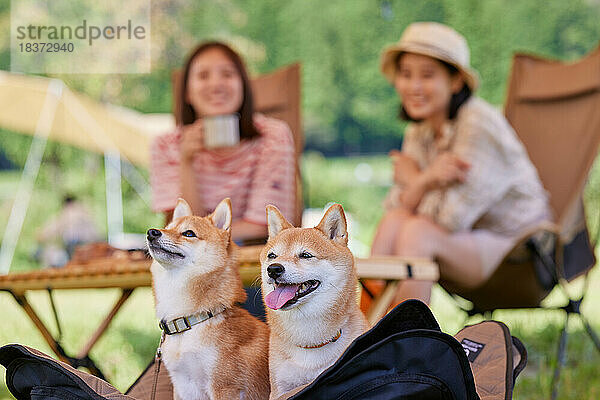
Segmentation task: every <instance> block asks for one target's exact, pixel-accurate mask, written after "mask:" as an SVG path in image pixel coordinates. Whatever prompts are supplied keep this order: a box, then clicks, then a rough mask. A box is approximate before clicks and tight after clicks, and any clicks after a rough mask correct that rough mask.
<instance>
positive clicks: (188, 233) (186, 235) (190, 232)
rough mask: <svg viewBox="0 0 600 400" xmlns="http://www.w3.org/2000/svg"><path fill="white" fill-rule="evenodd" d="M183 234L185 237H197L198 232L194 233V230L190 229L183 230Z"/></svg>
mask: <svg viewBox="0 0 600 400" xmlns="http://www.w3.org/2000/svg"><path fill="white" fill-rule="evenodd" d="M182 235H183V236H185V237H196V234H195V233H194V231H191V230H189V229H188V230H187V231H185V232H183V233H182Z"/></svg>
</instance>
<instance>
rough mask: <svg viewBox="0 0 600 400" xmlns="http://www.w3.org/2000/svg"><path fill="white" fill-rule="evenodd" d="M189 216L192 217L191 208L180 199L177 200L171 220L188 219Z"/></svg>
mask: <svg viewBox="0 0 600 400" xmlns="http://www.w3.org/2000/svg"><path fill="white" fill-rule="evenodd" d="M190 215H193V212H192V207H190V205H189V204H188V203H187V201H185V200H184V199H182V198H181V197H180V198H179V199H177V205H176V206H175V210H173V220H176V219H177V218H181V217H189V216H190Z"/></svg>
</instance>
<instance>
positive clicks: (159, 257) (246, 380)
mask: <svg viewBox="0 0 600 400" xmlns="http://www.w3.org/2000/svg"><path fill="white" fill-rule="evenodd" d="M230 227H231V202H230V201H229V199H225V200H223V201H221V203H219V205H218V206H217V208H216V209H215V211H214V212H213V213H212V214H210V215H209V216H207V217H197V216H192V210H191V208H190V206H189V205H188V204H187V203H186V202H185V201H184V200H183V199H179V201H178V203H177V206H176V207H175V211H174V213H173V221H172V222H171V223H170V224H169V225H167V227H166V228H165V229H150V230H148V239H147V242H148V249H149V251H150V254H151V255H152V257H153V258H154V262H153V263H152V268H151V270H152V280H153V288H154V295H155V300H156V315H157V317H158V318H159V319H160V320H161V328H162V329H163V331H164V332H165V333H167V334H166V337H165V341H164V343H163V345H162V354H163V356H162V357H163V360H164V363H165V366H166V367H167V370H168V372H169V375H170V376H171V381H172V383H173V388H174V393H175V398H176V399H186V400H188V399H190V400H191V399H267V398H268V397H269V374H268V364H267V363H268V340H269V331H268V327H267V326H266V325H265V324H264V323H262V322H260V321H258V320H257V319H255V318H254V317H252V316H251V315H250V314H249V313H248V312H247V311H246V310H244V309H242V308H241V307H240V306H239V303H243V302H244V300H245V299H246V293H245V292H244V288H243V286H242V281H241V279H240V276H239V271H238V265H237V260H236V252H237V246H236V245H235V244H234V243H232V241H231V233H230Z"/></svg>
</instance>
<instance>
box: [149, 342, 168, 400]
mask: <svg viewBox="0 0 600 400" xmlns="http://www.w3.org/2000/svg"><path fill="white" fill-rule="evenodd" d="M164 341H165V332H163V333H162V334H161V335H160V343H159V344H158V348H157V349H156V355H155V356H154V364H155V365H156V367H155V368H154V380H153V382H152V393H151V396H150V400H154V399H155V398H156V387H157V386H158V374H159V372H160V363H161V361H162V345H163V343H164Z"/></svg>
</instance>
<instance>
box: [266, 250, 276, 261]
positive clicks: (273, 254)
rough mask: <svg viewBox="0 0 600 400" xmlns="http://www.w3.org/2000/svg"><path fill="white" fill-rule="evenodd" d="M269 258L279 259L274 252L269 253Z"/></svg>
mask: <svg viewBox="0 0 600 400" xmlns="http://www.w3.org/2000/svg"><path fill="white" fill-rule="evenodd" d="M267 258H268V259H270V260H272V259H274V258H277V254H275V253H273V252H272V251H271V252H269V254H267Z"/></svg>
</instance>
